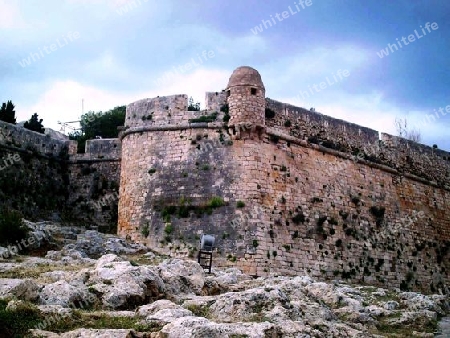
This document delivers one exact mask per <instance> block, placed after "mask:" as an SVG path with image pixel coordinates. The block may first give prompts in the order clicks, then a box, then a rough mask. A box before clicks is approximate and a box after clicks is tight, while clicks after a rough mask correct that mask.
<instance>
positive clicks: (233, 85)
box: [226, 66, 266, 138]
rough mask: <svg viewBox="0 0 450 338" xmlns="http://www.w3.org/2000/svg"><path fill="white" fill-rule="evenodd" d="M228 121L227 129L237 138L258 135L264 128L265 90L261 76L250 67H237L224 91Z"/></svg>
mask: <svg viewBox="0 0 450 338" xmlns="http://www.w3.org/2000/svg"><path fill="white" fill-rule="evenodd" d="M226 93H227V96H228V97H227V101H228V105H229V114H230V120H229V122H228V127H230V128H232V129H233V132H234V134H235V135H236V137H237V138H241V136H244V135H247V134H248V135H250V136H252V134H253V133H254V132H257V133H260V132H261V131H262V130H263V129H264V127H265V116H264V111H265V107H266V101H265V94H266V89H265V88H264V84H263V82H262V80H261V75H260V74H259V73H258V71H257V70H256V69H253V68H251V67H246V66H244V67H239V68H237V69H236V70H235V71H234V72H233V74H232V75H231V77H230V80H229V82H228V86H227V89H226Z"/></svg>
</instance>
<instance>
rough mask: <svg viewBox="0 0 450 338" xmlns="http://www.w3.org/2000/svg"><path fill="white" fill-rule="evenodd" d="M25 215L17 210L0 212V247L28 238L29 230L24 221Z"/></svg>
mask: <svg viewBox="0 0 450 338" xmlns="http://www.w3.org/2000/svg"><path fill="white" fill-rule="evenodd" d="M22 218H23V215H22V214H21V213H20V212H19V211H16V210H12V209H9V208H2V209H1V210H0V245H4V246H7V245H9V244H14V243H15V242H16V241H18V242H20V241H21V240H22V239H25V238H27V237H28V232H29V229H28V227H27V226H26V225H25V223H24V222H23V220H22Z"/></svg>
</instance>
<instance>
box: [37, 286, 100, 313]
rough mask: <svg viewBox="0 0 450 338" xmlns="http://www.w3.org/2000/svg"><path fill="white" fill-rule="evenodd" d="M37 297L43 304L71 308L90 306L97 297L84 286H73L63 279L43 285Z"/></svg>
mask: <svg viewBox="0 0 450 338" xmlns="http://www.w3.org/2000/svg"><path fill="white" fill-rule="evenodd" d="M39 298H40V302H41V304H43V305H61V306H63V307H72V308H79V307H82V308H86V307H90V306H92V305H93V304H94V303H95V301H96V299H97V298H96V296H95V295H93V294H91V293H90V292H89V291H88V289H87V287H86V286H79V285H78V286H73V285H71V284H69V283H68V282H66V281H64V280H62V281H57V282H55V283H52V284H47V285H46V286H44V288H43V289H42V291H41V293H40V295H39Z"/></svg>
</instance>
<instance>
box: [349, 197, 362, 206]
mask: <svg viewBox="0 0 450 338" xmlns="http://www.w3.org/2000/svg"><path fill="white" fill-rule="evenodd" d="M351 201H352V203H353V204H354V205H356V206H358V205H359V203H360V202H361V199H360V198H359V197H358V196H352V198H351Z"/></svg>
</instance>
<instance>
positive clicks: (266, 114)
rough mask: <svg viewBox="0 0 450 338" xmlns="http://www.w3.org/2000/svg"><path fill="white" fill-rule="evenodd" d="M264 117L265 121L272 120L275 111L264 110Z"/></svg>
mask: <svg viewBox="0 0 450 338" xmlns="http://www.w3.org/2000/svg"><path fill="white" fill-rule="evenodd" d="M264 115H265V117H266V119H273V118H274V117H275V115H276V113H275V111H274V110H272V109H270V108H266V110H265V112H264Z"/></svg>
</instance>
